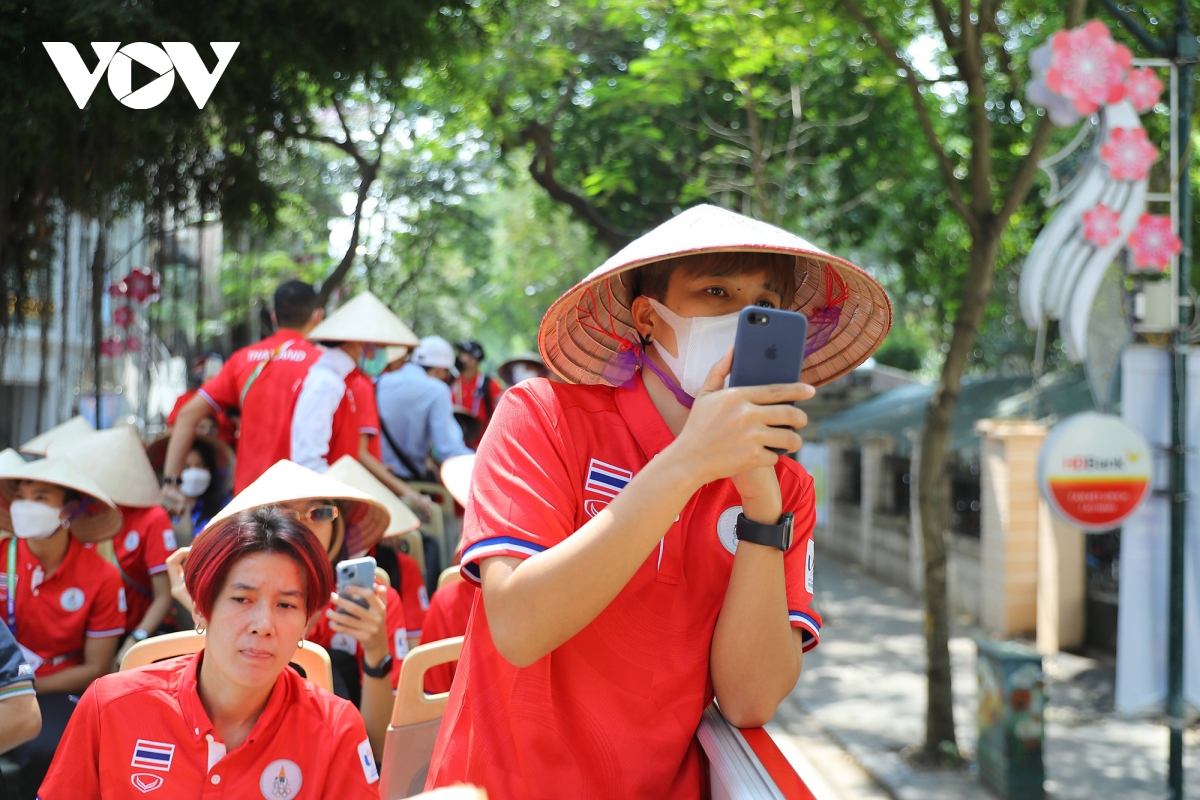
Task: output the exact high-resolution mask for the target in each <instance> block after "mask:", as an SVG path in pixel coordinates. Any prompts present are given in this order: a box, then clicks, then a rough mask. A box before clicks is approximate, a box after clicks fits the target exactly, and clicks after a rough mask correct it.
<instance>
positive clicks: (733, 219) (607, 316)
mask: <svg viewBox="0 0 1200 800" xmlns="http://www.w3.org/2000/svg"><path fill="white" fill-rule="evenodd" d="M721 252H750V253H754V252H758V253H783V254H789V255H795V256H796V293H795V295H794V296H793V297H792V299H791V302H790V303H787V302H785V304H784V306H785V308H787V309H788V310H790V311H798V312H800V313H802V314H806V315H808V316H809V317H810V323H814V322H818V321H819V322H820V323H821V324H810V326H809V337H810V340H809V341H810V342H815V343H816V344H819V347H817V349H815V350H814V351H813V352H812V353H810V354H809V355H808V356H806V357H805V359H804V376H803V377H804V381H805V382H806V383H810V384H813V385H814V386H820V385H821V384H823V383H828V382H829V381H832V380H834V379H835V378H838V377H839V376H841V375H844V374H846V373H847V372H849V371H850V370H852V369H854V368H855V367H857V366H858V365H859V364H861V363H863V362H864V361H866V360H867V358H869V357H870V355H871V354H872V353H873V352H875V350H876V349H877V348H878V347H879V345H881V344H882V343H883V340H884V337H886V336H887V332H888V330H889V329H890V328H891V325H892V305H891V302H890V301H889V300H888V298H887V294H886V293H885V292H884V291H883V287H882V286H880V285H879V282H878V281H876V280H875V279H874V278H872V277H871V276H870V275H868V274H867V273H866V272H865V271H864V270H862V269H861V268H859V267H856V266H855V265H853V264H851V263H850V262H849V261H846V260H844V259H841V258H838V257H836V256H832V255H830V254H829V253H826V252H825V251H823V250H821V249H820V248H819V247H817V246H816V245H813V244H811V243H809V242H807V241H805V240H804V239H801V238H800V237H799V236H796V235H795V234H793V233H789V232H787V231H785V230H783V229H781V228H776V227H775V226H774V225H768V224H767V223H765V222H759V221H758V220H754V219H750V218H749V217H744V216H742V215H741V214H736V213H734V212H732V211H727V210H725V209H723V208H718V207H716V206H711V205H702V206H696V207H695V208H691V209H688V210H687V211H685V212H683V213H682V214H680V215H679V216H677V217H675V218H673V219H671V220H668V221H667V222H664V223H663V224H662V225H659V226H658V227H657V228H655V229H654V230H652V231H650V232H649V233H647V234H646V235H645V236H642V237H641V238H639V239H636V240H634V241H633V242H631V243H630V244H629V245H627V246H626V247H625V248H623V249H622V250H621V251H620V252H619V253H617V254H616V255H614V256H613V257H612V258H610V259H608V261H606V262H604V264H603V265H602V266H601V267H600V268H599V269H597V270H595V271H594V272H593V273H592V274H591V275H588V276H587V277H586V278H584V279H583V280H582V281H580V283H579V284H577V285H576V286H575V287H573V288H572V289H570V290H569V291H568V292H567V293H566V294H564V295H563V296H562V297H560V298H559V299H558V300H556V301H555V302H554V304H553V305H551V306H550V308H549V310H547V311H546V316H545V317H543V318H542V325H541V329H540V330H539V332H538V344H539V348H540V350H541V353H542V357H543V358H544V359H545V361H546V364H547V365H548V366H549V367H550V368H551V369H553V370H554V371H555V372H556V373H558V375H559V376H561V377H562V378H563V380H565V381H567V382H568V383H585V384H607V385H612V381H611V380H610V379H609V377H608V376H607V375H606V372H608V371H609V370H610V368H611V367H612V366H613V365H614V364H616V363H617V362H618V361H619V356H620V355H621V353H622V351H623V350H625V349H627V348H628V347H631V346H635V345H636V344H637V342H638V333H637V329H636V328H635V327H634V324H633V313H632V311H631V310H630V308H631V305H632V303H633V297H632V296H631V291H630V286H631V282H630V277H631V274H632V272H633V270H635V269H637V268H638V267H644V266H646V265H647V264H653V263H655V262H659V261H665V260H668V259H672V258H677V257H680V256H688V255H699V254H702V253H721ZM825 309H829V310H830V311H828V312H826V313H825V314H823V315H821V314H819V313H818V312H822V311H824V310H825ZM835 309H840V313H837V312H836V310H835ZM831 312H832V313H831ZM826 323H827V324H826ZM814 336H818V337H819V339H816V340H814V338H813V337H814Z"/></svg>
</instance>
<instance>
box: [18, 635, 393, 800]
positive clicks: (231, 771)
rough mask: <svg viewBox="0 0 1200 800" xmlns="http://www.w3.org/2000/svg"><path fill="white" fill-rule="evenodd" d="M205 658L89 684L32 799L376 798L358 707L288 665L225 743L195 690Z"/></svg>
mask: <svg viewBox="0 0 1200 800" xmlns="http://www.w3.org/2000/svg"><path fill="white" fill-rule="evenodd" d="M202 658H203V653H198V654H196V655H187V656H181V657H179V658H172V659H168V660H166V661H161V662H159V663H157V664H151V665H149V666H145V667H139V668H138V669H133V670H129V671H128V672H117V673H114V674H112V675H106V676H105V677H103V678H100V679H99V680H97V681H96V682H95V683H93V684H92V685H91V686H90V687H88V690H87V691H86V692H84V693H83V697H82V698H81V699H80V700H79V705H78V706H76V707H75V713H74V714H73V715H72V716H71V721H70V723H68V725H67V730H66V733H65V734H64V735H63V738H62V741H61V742H60V743H59V745H58V751H57V752H56V753H55V755H54V762H53V763H52V764H51V765H50V772H49V773H48V774H47V776H46V780H45V782H43V783H42V788H41V790H40V791H39V792H38V797H39V799H40V800H59V798H75V797H103V798H105V800H120V798H137V800H142V798H144V797H146V796H147V794H149V796H150V797H163V798H168V797H206V798H208V797H211V798H226V797H227V798H238V800H241V799H242V798H252V797H253V798H257V797H266V798H272V799H274V798H280V800H283V799H284V798H299V799H300V800H303V798H318V797H337V798H355V799H357V800H368V798H371V800H377V798H378V797H379V787H378V786H377V785H376V784H377V782H378V780H379V773H378V771H377V770H376V767H375V760H374V759H373V758H372V757H371V745H370V743H369V742H368V740H367V731H366V728H365V727H363V721H362V716H360V715H359V713H358V709H356V708H355V707H354V706H352V705H351V704H350V703H348V702H346V701H345V700H342V699H341V698H339V697H334V696H333V695H332V694H330V693H329V692H326V691H325V690H324V689H320V688H318V687H316V686H314V685H313V684H312V683H310V682H309V681H306V680H305V679H304V678H301V677H300V676H299V675H298V674H297V673H296V672H295V670H292V669H288V668H286V667H285V668H284V670H283V672H281V673H280V675H279V677H278V678H277V679H276V680H275V688H274V689H273V690H272V691H271V696H270V698H269V699H268V700H267V705H266V707H265V708H264V709H263V712H262V715H261V716H260V717H259V718H258V721H257V722H255V723H254V728H253V729H252V730H251V731H250V736H249V737H248V738H247V739H246V741H245V742H243V743H242V744H241V745H240V746H239V747H237V748H236V749H234V750H231V751H229V752H223V751H224V750H225V747H224V745H223V744H222V743H221V741H220V740H219V739H217V738H216V730H214V728H213V725H212V722H210V721H209V719H208V714H207V713H205V711H204V706H203V705H202V704H201V702H200V695H199V694H198V693H197V687H196V682H197V668H198V667H199V665H200V663H201V660H202ZM159 788H161V789H163V791H162V792H161V793H158V794H153V792H155V791H156V790H157V789H159Z"/></svg>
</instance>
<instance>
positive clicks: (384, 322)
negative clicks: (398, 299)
mask: <svg viewBox="0 0 1200 800" xmlns="http://www.w3.org/2000/svg"><path fill="white" fill-rule="evenodd" d="M308 338H309V339H310V340H312V341H314V342H372V343H374V344H379V345H391V346H400V347H416V346H417V344H418V343H420V341H421V340H420V339H419V338H417V335H416V334H415V333H413V332H412V331H411V330H409V328H408V326H407V325H405V324H404V323H403V322H401V321H400V318H399V317H397V316H396V315H395V314H393V313H392V312H391V310H390V309H389V308H388V307H387V306H385V305H384V304H383V301H382V300H380V299H379V298H378V297H376V296H375V295H373V294H371V293H370V292H363V293H362V294H359V295H355V297H354V298H353V299H351V300H350V301H349V302H347V303H345V304H344V305H343V306H342V307H341V308H339V309H338V310H337V311H335V312H333V313H332V314H330V315H329V316H328V317H326V318H325V319H324V321H322V322H321V324H320V325H318V326H317V327H315V328H313V329H312V332H311V333H309V334H308Z"/></svg>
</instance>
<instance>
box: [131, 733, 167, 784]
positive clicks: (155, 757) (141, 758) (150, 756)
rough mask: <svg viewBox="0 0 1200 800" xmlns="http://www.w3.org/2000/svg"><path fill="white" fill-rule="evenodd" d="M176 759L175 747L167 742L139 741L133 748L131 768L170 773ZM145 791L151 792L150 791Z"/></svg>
mask: <svg viewBox="0 0 1200 800" xmlns="http://www.w3.org/2000/svg"><path fill="white" fill-rule="evenodd" d="M174 758H175V745H173V744H167V743H166V742H154V741H151V740H149V739H138V740H137V744H135V745H134V746H133V761H131V762H129V766H131V767H137V768H138V769H154V770H158V771H159V772H168V771H170V769H171V761H172V760H173V759H174ZM155 788H157V787H155ZM145 791H150V790H149V789H147V790H145Z"/></svg>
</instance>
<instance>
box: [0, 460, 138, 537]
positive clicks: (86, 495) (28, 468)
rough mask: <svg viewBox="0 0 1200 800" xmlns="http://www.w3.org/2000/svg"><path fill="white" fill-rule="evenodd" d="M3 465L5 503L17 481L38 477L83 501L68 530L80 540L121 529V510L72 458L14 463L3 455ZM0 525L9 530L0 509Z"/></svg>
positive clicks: (9, 524)
mask: <svg viewBox="0 0 1200 800" xmlns="http://www.w3.org/2000/svg"><path fill="white" fill-rule="evenodd" d="M5 463H6V464H9V465H10V466H6V467H4V468H2V469H0V495H3V496H4V501H5V503H6V504H11V503H12V500H13V497H14V496H15V495H16V493H17V484H18V483H19V482H21V481H40V482H42V483H50V484H54V485H55V486H62V487H63V488H66V489H71V490H72V491H74V492H77V493H78V494H79V495H80V497H81V498H82V500H83V502H82V503H81V504H80V509H79V511H78V513H77V514H76V515H75V516H74V517H73V518H72V519H71V533H72V534H74V536H75V538H76V539H78V540H79V541H81V542H85V543H87V542H91V543H98V542H103V541H107V540H109V539H111V538H113V537H114V536H116V535H117V534H118V533H120V531H121V525H122V520H121V512H120V511H118V510H117V504H116V503H114V502H113V501H112V499H111V498H109V497H108V495H106V494H105V493H104V490H103V489H101V488H100V487H99V486H97V485H96V483H95V481H93V480H92V479H91V478H89V477H88V476H87V475H85V474H84V473H83V472H82V471H81V470H80V469H79V467H77V466H76V465H75V463H74V462H73V461H69V460H68V459H65V458H54V457H50V458H42V459H38V460H37V461H30V462H28V463H21V464H17V463H16V462H14V461H12V459H11V458H6V459H5ZM0 527H4V528H6V529H8V530H12V520H11V518H9V515H8V512H7V511H4V512H2V516H0Z"/></svg>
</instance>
